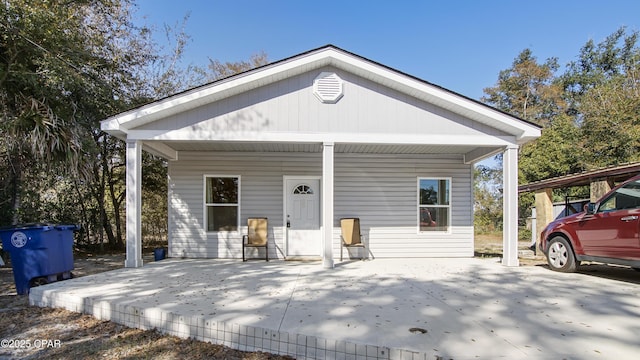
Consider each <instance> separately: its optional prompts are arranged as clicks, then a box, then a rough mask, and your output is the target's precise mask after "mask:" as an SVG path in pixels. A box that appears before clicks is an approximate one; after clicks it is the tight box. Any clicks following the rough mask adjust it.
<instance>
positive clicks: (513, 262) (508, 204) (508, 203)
mask: <svg viewBox="0 0 640 360" xmlns="http://www.w3.org/2000/svg"><path fill="white" fill-rule="evenodd" d="M502 183H503V185H502V187H503V193H502V194H503V195H502V203H503V209H502V210H503V220H502V265H506V266H518V265H519V262H518V145H510V146H507V149H506V150H505V151H504V155H503V157H502Z"/></svg>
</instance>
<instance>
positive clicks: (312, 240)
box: [284, 177, 322, 256]
mask: <svg viewBox="0 0 640 360" xmlns="http://www.w3.org/2000/svg"><path fill="white" fill-rule="evenodd" d="M284 193H285V204H286V208H285V221H286V225H287V256H320V255H321V254H322V251H321V250H322V235H321V233H320V178H319V177H286V178H285V189H284Z"/></svg>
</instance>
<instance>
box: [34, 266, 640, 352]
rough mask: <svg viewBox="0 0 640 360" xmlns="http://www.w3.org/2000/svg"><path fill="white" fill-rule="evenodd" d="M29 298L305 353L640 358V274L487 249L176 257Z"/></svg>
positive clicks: (132, 322)
mask: <svg viewBox="0 0 640 360" xmlns="http://www.w3.org/2000/svg"><path fill="white" fill-rule="evenodd" d="M29 299H30V302H31V303H32V304H34V305H39V306H52V307H63V308H67V309H69V310H73V311H78V312H85V313H89V314H93V315H94V316H96V317H98V318H101V319H107V320H112V321H116V322H119V323H122V324H125V325H127V326H132V327H139V328H143V329H152V328H157V329H159V330H160V331H163V332H166V333H169V334H173V335H177V336H181V337H193V338H197V339H200V340H204V341H210V342H214V343H219V344H224V345H227V346H231V347H234V348H237V349H241V350H247V351H257V350H259V351H267V352H273V353H279V354H288V355H291V356H293V357H296V358H298V359H305V358H308V359H325V358H327V359H439V358H444V359H449V358H453V359H456V360H457V359H478V358H480V359H496V358H505V359H614V358H615V359H635V358H637V356H638V354H639V353H640V337H639V334H640V272H635V271H633V270H630V269H628V268H615V267H606V266H600V265H592V266H587V267H584V268H583V270H582V272H580V273H575V274H562V273H556V272H552V271H550V270H548V269H546V268H544V267H541V266H523V267H519V268H507V267H504V266H501V265H500V264H499V263H498V262H497V260H489V259H389V260H387V259H376V260H372V261H354V262H343V263H338V264H337V266H336V267H335V268H334V269H329V270H327V269H324V268H323V267H322V265H321V264H320V263H303V262H284V261H271V262H268V263H266V262H257V261H252V262H247V263H242V262H240V261H237V260H211V259H197V260H196V259H168V260H163V261H160V262H155V263H149V264H147V265H145V266H144V267H142V268H136V269H119V270H114V271H109V272H106V273H101V274H96V275H90V276H86V277H81V278H76V279H72V280H67V281H63V282H58V283H54V284H49V285H46V286H40V287H36V288H32V289H31V294H30V296H29Z"/></svg>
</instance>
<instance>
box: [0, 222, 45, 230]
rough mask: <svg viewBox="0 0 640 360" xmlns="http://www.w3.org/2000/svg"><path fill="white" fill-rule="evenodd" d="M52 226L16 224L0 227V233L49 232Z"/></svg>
mask: <svg viewBox="0 0 640 360" xmlns="http://www.w3.org/2000/svg"><path fill="white" fill-rule="evenodd" d="M53 227H54V225H52V224H45V223H28V224H17V225H10V226H3V227H0V231H16V230H43V231H47V230H51V229H53Z"/></svg>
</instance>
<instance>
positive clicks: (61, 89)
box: [0, 0, 266, 249]
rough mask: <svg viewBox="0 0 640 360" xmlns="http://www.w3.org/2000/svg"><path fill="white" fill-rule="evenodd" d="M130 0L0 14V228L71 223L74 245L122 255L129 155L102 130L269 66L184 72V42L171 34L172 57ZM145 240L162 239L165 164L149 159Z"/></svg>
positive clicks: (54, 4) (13, 1) (18, 7)
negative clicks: (75, 227)
mask: <svg viewBox="0 0 640 360" xmlns="http://www.w3.org/2000/svg"><path fill="white" fill-rule="evenodd" d="M132 12H133V4H132V2H131V1H130V0H91V1H89V0H80V1H64V0H47V1H35V2H34V1H31V0H6V1H4V2H3V4H2V5H1V6H0V116H1V121H0V225H9V224H15V223H18V222H65V223H77V224H80V225H81V226H82V231H81V233H80V236H79V239H78V242H79V244H82V245H92V244H97V245H99V246H102V245H103V244H106V245H107V246H108V247H110V248H113V249H117V248H122V247H123V246H124V235H123V234H124V232H125V229H124V201H125V165H124V159H125V152H124V144H123V143H122V141H120V140H118V139H115V138H113V137H111V136H109V135H107V134H106V133H104V132H102V131H101V130H100V127H99V121H100V120H103V119H105V118H107V117H108V116H110V115H113V114H115V113H119V112H122V111H124V110H127V109H130V108H132V107H135V106H138V105H140V104H143V103H146V102H149V101H152V100H154V99H158V98H161V97H165V96H168V95H171V94H173V93H176V92H179V91H182V90H185V89H186V88H188V87H193V86H196V85H201V84H202V83H204V82H205V81H210V80H211V79H212V78H214V77H217V76H221V74H224V75H225V76H226V75H227V74H231V73H233V72H235V71H244V70H247V69H249V68H251V67H253V66H259V65H262V64H264V63H266V55H265V54H264V53H262V54H259V55H256V56H254V57H253V58H252V59H251V60H250V61H249V62H240V63H221V62H219V61H212V63H213V64H217V65H216V67H215V68H212V69H211V71H209V70H206V69H201V68H197V67H194V66H191V65H189V66H186V67H185V66H183V65H182V64H181V56H182V54H183V50H184V48H185V46H186V44H187V43H188V41H189V36H188V35H186V34H185V33H184V32H183V31H182V29H183V28H184V23H185V22H186V21H187V18H185V19H184V20H183V23H182V26H176V27H165V29H164V30H165V32H166V35H167V38H168V39H170V40H171V41H173V42H175V47H173V48H171V49H170V50H169V52H166V51H164V49H163V48H161V47H159V46H158V45H157V44H155V43H154V42H153V41H152V40H151V39H152V36H151V35H152V30H151V29H149V28H146V27H139V26H137V25H135V24H133V23H132ZM142 201H143V204H142V218H143V236H145V237H146V238H149V239H152V240H154V241H162V240H164V241H166V234H167V172H166V162H165V161H164V160H162V159H159V158H157V157H154V156H151V155H149V154H146V153H144V156H143V186H142Z"/></svg>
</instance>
